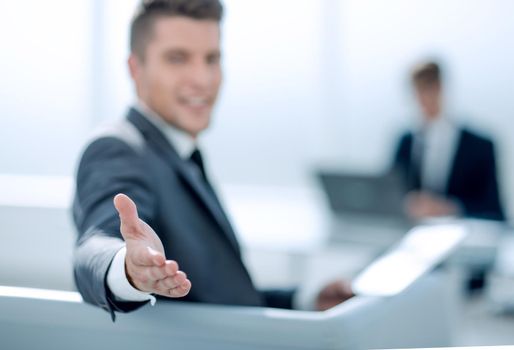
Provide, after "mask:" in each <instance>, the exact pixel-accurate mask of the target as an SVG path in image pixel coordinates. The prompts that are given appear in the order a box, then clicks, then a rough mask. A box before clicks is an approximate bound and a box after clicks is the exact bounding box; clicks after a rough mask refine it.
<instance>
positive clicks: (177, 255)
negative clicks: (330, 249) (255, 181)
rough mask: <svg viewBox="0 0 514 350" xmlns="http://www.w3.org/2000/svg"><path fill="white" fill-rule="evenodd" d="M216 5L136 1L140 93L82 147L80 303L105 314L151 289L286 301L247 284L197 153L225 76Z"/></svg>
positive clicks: (340, 297) (336, 288)
mask: <svg viewBox="0 0 514 350" xmlns="http://www.w3.org/2000/svg"><path fill="white" fill-rule="evenodd" d="M222 13H223V9H222V5H221V4H220V2H219V1H218V0H149V1H143V4H142V6H141V8H140V10H139V12H138V13H137V14H136V16H135V18H134V19H133V21H132V27H131V54H130V58H129V62H128V63H129V68H130V73H131V77H132V79H133V81H134V83H135V88H136V93H137V97H138V100H137V102H136V103H135V105H134V106H133V107H132V108H131V109H130V111H129V113H128V115H127V117H126V118H125V119H124V120H122V121H121V122H119V123H118V124H117V125H113V126H112V127H110V128H109V129H107V130H106V131H104V132H103V133H101V134H99V135H97V136H96V137H95V138H94V139H93V140H92V141H91V142H90V143H89V145H88V146H87V148H86V150H85V151H84V153H83V154H82V158H81V161H80V165H79V169H78V173H77V189H76V196H75V201H74V208H73V214H74V219H75V224H76V227H77V230H78V232H79V238H78V242H77V248H76V251H75V261H74V270H75V280H76V284H77V287H78V290H79V291H80V293H81V294H82V296H83V298H84V300H85V301H86V302H89V303H92V304H94V305H97V306H100V307H102V308H104V309H106V310H109V311H110V312H111V315H112V316H113V317H114V311H121V312H127V311H131V310H134V309H136V308H138V307H140V306H141V305H143V304H144V303H146V302H148V301H153V302H155V297H154V296H160V297H167V298H173V297H184V299H185V300H188V301H195V302H205V303H216V304H228V305H247V306H268V307H279V308H292V307H293V306H294V304H295V303H294V296H295V291H294V290H274V291H259V290H257V289H256V288H255V286H254V284H253V282H252V280H251V278H250V275H249V274H248V271H247V269H246V267H245V266H244V264H243V262H242V259H241V249H240V247H239V243H238V241H237V236H236V234H235V232H234V230H233V228H232V225H231V223H230V221H229V219H228V217H227V215H226V214H225V211H224V209H223V207H222V205H221V203H220V201H219V200H218V197H217V194H216V191H215V188H214V186H213V185H212V183H211V182H210V180H209V176H208V174H207V173H206V171H205V167H204V163H203V158H202V155H201V152H200V150H199V144H198V137H199V136H200V134H201V133H202V132H203V131H204V130H205V129H207V128H208V126H209V124H210V121H211V113H212V109H213V107H214V105H215V102H216V100H217V96H218V91H219V88H220V86H221V81H222V68H221V50H220V21H221V19H222ZM236 147H237V145H236ZM119 193H123V194H119ZM117 194H118V195H117ZM113 198H114V206H113ZM169 259H173V260H169ZM177 262H178V263H179V264H180V267H181V268H182V269H183V270H184V272H182V271H179V266H178V264H177ZM186 273H187V275H186ZM351 296H352V292H351V288H350V287H349V285H348V284H346V283H342V282H334V283H332V284H330V285H328V286H327V287H326V288H324V289H323V290H322V291H321V292H320V293H319V295H318V296H317V298H316V300H314V301H313V302H314V304H315V307H316V308H317V309H319V310H325V309H328V308H330V307H332V306H335V305H337V304H338V303H340V302H342V301H344V300H346V299H347V298H349V297H351Z"/></svg>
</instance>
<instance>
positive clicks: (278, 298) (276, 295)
mask: <svg viewBox="0 0 514 350" xmlns="http://www.w3.org/2000/svg"><path fill="white" fill-rule="evenodd" d="M295 293H296V289H276V290H275V289H273V290H264V291H262V295H263V298H264V303H265V305H266V306H267V307H274V308H278V309H293V296H294V294H295Z"/></svg>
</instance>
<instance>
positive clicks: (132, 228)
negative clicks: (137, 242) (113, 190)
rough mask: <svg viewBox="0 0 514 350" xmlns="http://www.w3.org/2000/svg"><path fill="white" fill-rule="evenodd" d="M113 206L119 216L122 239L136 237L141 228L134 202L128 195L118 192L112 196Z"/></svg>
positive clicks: (139, 233)
mask: <svg viewBox="0 0 514 350" xmlns="http://www.w3.org/2000/svg"><path fill="white" fill-rule="evenodd" d="M114 207H115V208H116V210H117V211H118V214H119V216H120V222H121V225H120V231H121V235H122V236H123V239H125V240H127V239H136V238H138V237H139V236H140V235H141V233H142V230H141V222H140V220H139V216H138V214H137V207H136V204H135V203H134V202H133V201H132V199H130V198H129V196H127V195H124V194H122V193H120V194H117V195H116V196H115V197H114Z"/></svg>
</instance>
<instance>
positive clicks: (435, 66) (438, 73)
mask: <svg viewBox="0 0 514 350" xmlns="http://www.w3.org/2000/svg"><path fill="white" fill-rule="evenodd" d="M412 82H413V83H414V85H415V86H433V85H440V84H441V83H442V69H441V65H440V64H439V63H437V62H435V61H427V62H422V63H420V64H418V65H416V66H415V67H414V69H413V70H412Z"/></svg>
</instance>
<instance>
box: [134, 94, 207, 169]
mask: <svg viewBox="0 0 514 350" xmlns="http://www.w3.org/2000/svg"><path fill="white" fill-rule="evenodd" d="M135 108H136V110H137V111H138V112H139V113H141V114H142V115H143V116H144V117H145V118H146V119H148V120H149V121H150V122H151V123H152V124H153V125H155V126H156V127H157V129H159V130H160V131H161V132H162V133H163V134H164V136H165V137H166V139H167V140H168V142H169V143H171V144H172V145H173V147H174V148H175V150H176V151H177V153H178V155H179V156H180V158H182V159H189V158H190V157H191V154H192V153H193V152H194V151H195V149H197V148H198V142H197V140H196V139H195V138H193V137H192V136H191V135H189V134H188V133H186V132H184V131H182V130H179V129H177V128H176V127H174V126H173V125H171V124H169V123H167V122H166V121H164V119H163V118H162V117H160V116H159V115H158V114H157V113H155V112H154V111H153V110H152V109H150V107H148V106H147V105H146V104H145V103H144V102H143V101H141V100H138V102H137V103H136V105H135Z"/></svg>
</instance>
